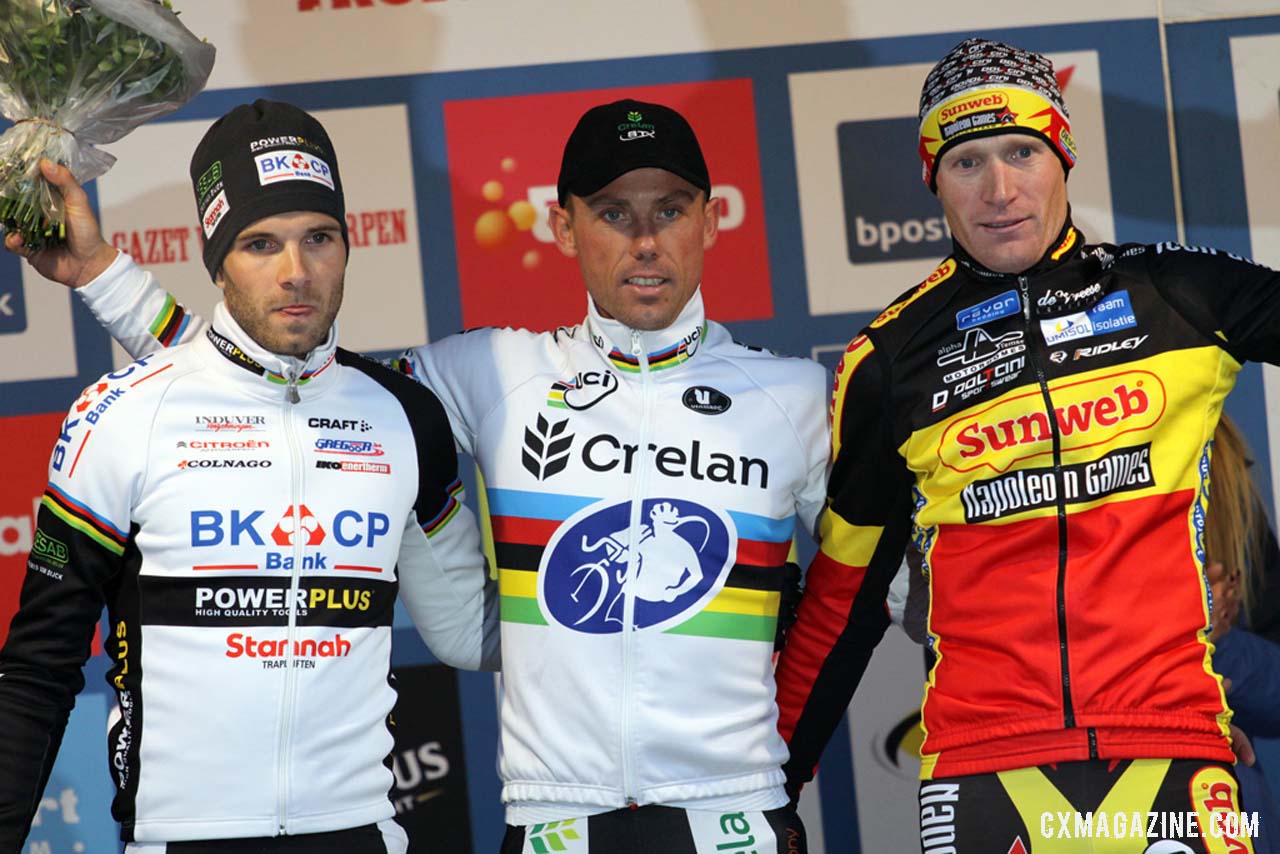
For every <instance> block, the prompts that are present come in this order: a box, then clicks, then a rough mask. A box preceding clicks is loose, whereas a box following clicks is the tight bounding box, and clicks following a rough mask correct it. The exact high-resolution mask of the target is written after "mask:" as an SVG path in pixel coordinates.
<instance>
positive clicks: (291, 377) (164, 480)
mask: <svg viewBox="0 0 1280 854" xmlns="http://www.w3.org/2000/svg"><path fill="white" fill-rule="evenodd" d="M133 274H136V268H134V267H133V266H132V264H131V262H128V260H127V257H125V256H122V258H121V259H120V260H119V261H118V262H117V264H116V265H113V268H112V269H111V270H110V271H109V272H108V274H107V275H108V278H113V277H115V276H124V277H128V276H129V275H133ZM334 337H335V336H334V333H332V332H331V334H330V337H329V341H328V342H327V343H326V344H325V345H324V346H322V347H319V348H317V349H316V350H315V351H313V352H312V353H311V354H310V356H309V358H308V360H307V361H305V362H302V361H300V360H293V359H285V358H282V357H277V356H274V355H273V354H271V353H267V352H265V351H263V350H261V348H259V347H258V346H257V345H256V344H254V343H253V342H252V341H251V340H250V339H248V337H247V336H246V335H245V334H244V333H243V332H242V331H241V330H240V329H239V328H238V326H237V325H236V324H235V322H234V321H233V320H232V319H231V317H230V315H229V314H227V313H226V311H225V309H224V308H223V307H222V306H221V305H220V306H219V307H218V310H217V311H216V312H215V320H214V324H213V328H212V329H206V330H205V331H203V332H201V333H200V334H199V335H194V336H193V338H194V340H193V341H192V343H190V344H188V345H186V346H182V347H177V348H174V349H171V350H167V351H163V352H157V353H152V354H150V355H147V356H144V357H143V358H142V359H140V360H139V361H137V362H135V363H133V364H132V365H129V366H127V367H125V368H122V369H121V370H118V371H113V372H112V373H110V374H107V375H106V376H104V377H102V379H101V380H99V381H98V382H96V383H94V384H93V385H91V386H89V388H88V389H86V390H85V392H84V394H83V395H81V397H80V399H79V400H77V401H76V402H75V403H74V404H73V405H72V407H71V408H70V411H69V412H68V415H67V417H66V419H65V420H64V422H63V424H62V428H61V431H60V435H59V437H58V440H57V444H56V446H55V448H54V451H53V456H52V462H51V466H50V476H49V485H48V488H47V490H46V492H45V494H44V497H43V500H42V503H41V507H40V511H39V517H38V528H37V531H36V535H35V547H34V549H33V551H32V553H31V556H30V559H29V561H28V564H27V577H26V581H25V584H24V586H23V589H22V597H21V604H20V608H19V611H18V614H17V616H16V617H15V619H14V621H13V624H12V628H11V630H10V633H9V637H8V640H7V643H6V644H5V647H4V649H3V652H0V728H2V729H3V731H4V732H5V734H6V735H5V739H4V741H3V745H0V840H2V841H3V842H2V844H0V847H2V848H4V850H17V849H18V848H19V847H21V840H22V838H23V836H24V835H25V833H26V830H27V825H28V823H29V822H30V820H31V815H32V811H33V809H34V807H35V805H36V802H37V801H38V798H39V797H40V793H41V790H42V788H43V786H44V781H45V780H46V779H47V777H48V774H49V770H50V767H51V766H52V763H53V760H54V757H55V755H56V752H57V746H58V743H59V741H60V738H61V732H62V728H63V727H64V726H65V722H66V716H67V713H68V712H69V710H70V708H71V705H72V702H73V699H74V697H75V694H76V693H77V692H78V691H79V690H80V688H81V687H82V686H83V677H82V675H81V673H80V668H81V666H82V665H83V663H84V661H85V659H86V657H87V656H88V654H89V649H90V640H91V638H92V636H93V632H94V627H95V624H96V623H97V621H98V618H99V615H100V614H101V611H102V608H103V606H104V604H105V605H106V607H107V609H108V611H109V622H108V625H109V632H108V635H107V637H106V638H105V640H104V646H105V649H106V654H107V655H109V656H110V657H111V658H112V660H113V664H114V666H113V667H112V669H111V670H110V671H109V673H108V674H107V678H108V681H109V682H110V684H111V685H112V686H113V688H114V689H115V692H116V697H117V700H118V704H117V705H118V708H117V714H115V715H114V716H113V723H112V726H111V730H110V733H109V734H108V759H109V763H110V774H111V778H112V781H113V783H114V784H115V790H116V796H115V801H114V805H113V814H114V815H115V817H116V818H117V819H118V820H119V821H120V822H121V824H122V833H123V837H124V839H125V840H127V841H130V840H136V841H140V842H145V841H178V840H190V839H218V838H225V837H246V836H275V835H278V834H300V833H318V832H324V831H331V830H339V829H344V828H350V827H356V826H360V825H365V824H369V823H371V822H376V821H379V820H383V819H388V818H390V817H391V816H392V815H393V814H394V809H393V807H392V804H391V802H390V801H389V799H388V792H389V790H390V789H391V787H392V784H393V780H392V775H391V770H390V768H389V764H388V763H387V761H386V760H387V757H388V756H389V755H390V752H391V749H392V745H393V737H392V733H391V731H390V728H389V723H388V715H389V714H390V711H391V708H392V705H393V703H394V701H395V692H394V689H393V688H392V686H391V683H390V673H389V667H390V645H391V625H392V618H393V606H394V601H395V598H396V596H397V593H399V595H400V596H401V598H402V599H403V601H404V602H405V604H406V606H407V607H408V610H409V612H410V613H411V615H413V617H414V619H415V621H416V622H417V624H418V625H419V627H420V630H421V631H422V632H423V636H424V638H425V639H426V641H427V642H428V644H429V645H430V646H431V648H432V649H433V650H434V652H435V653H436V654H437V655H438V656H439V657H440V658H441V659H443V660H444V661H446V662H449V663H453V664H456V665H459V666H465V667H477V666H479V665H480V664H481V659H482V634H481V630H482V612H483V606H484V578H485V575H486V573H485V571H484V568H483V557H482V555H481V553H480V549H479V534H478V529H477V527H476V525H475V523H474V519H472V518H469V514H468V511H467V510H466V508H465V506H464V505H463V504H462V503H461V496H460V494H459V493H460V484H459V481H458V479H457V461H456V460H457V458H456V453H455V451H454V447H453V442H452V440H451V437H450V432H449V428H448V422H447V419H446V415H445V413H444V411H443V409H442V408H441V407H440V404H439V402H438V401H437V400H436V399H434V397H433V396H432V395H431V394H430V393H429V392H427V391H426V390H425V389H423V388H422V387H421V386H419V385H417V384H415V383H412V382H410V381H408V380H406V379H405V378H404V377H402V376H399V375H397V374H396V373H395V372H393V371H390V370H388V369H387V368H385V367H384V366H381V365H377V364H375V363H371V362H368V361H366V360H364V359H362V358H360V357H358V356H354V355H352V354H349V353H347V352H345V351H343V350H340V349H337V348H336V347H335V346H334Z"/></svg>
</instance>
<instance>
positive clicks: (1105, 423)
mask: <svg viewBox="0 0 1280 854" xmlns="http://www.w3.org/2000/svg"><path fill="white" fill-rule="evenodd" d="M1049 393H1050V395H1051V396H1052V398H1053V402H1054V407H1053V412H1052V414H1050V413H1048V412H1046V411H1045V410H1044V409H1043V402H1042V401H1043V398H1042V395H1041V392H1040V390H1039V389H1035V390H1033V391H1028V392H1026V393H1025V394H1017V395H1012V396H1009V397H1004V398H1000V399H999V400H997V401H996V402H995V403H993V404H992V405H990V406H988V407H986V408H985V409H981V410H977V411H973V410H970V411H967V412H964V413H962V414H961V415H959V416H958V417H956V418H955V419H954V420H952V421H951V422H950V423H948V424H947V426H946V427H945V428H944V429H943V431H942V437H941V439H940V440H939V442H938V459H939V460H940V461H941V463H942V464H943V465H944V466H946V467H947V468H949V469H951V470H952V471H958V472H968V471H974V470H976V469H979V468H989V469H992V470H993V471H996V472H998V473H1004V472H1006V471H1008V470H1009V469H1010V468H1012V467H1013V466H1014V465H1015V464H1017V463H1019V462H1023V461H1025V460H1031V459H1034V458H1037V457H1042V456H1047V455H1050V454H1052V453H1053V444H1054V443H1053V435H1054V433H1055V432H1056V433H1057V434H1058V436H1059V439H1060V443H1061V451H1062V453H1064V454H1065V453H1067V452H1069V451H1077V450H1080V449H1081V448H1091V447H1094V446H1096V445H1102V444H1105V443H1110V442H1113V441H1115V440H1116V439H1117V438H1118V437H1120V436H1123V435H1125V434H1127V433H1141V432H1142V431H1145V430H1149V429H1151V428H1152V427H1154V426H1155V425H1156V424H1157V423H1158V422H1159V421H1160V419H1161V418H1162V417H1164V410H1165V406H1166V405H1167V402H1168V401H1167V395H1166V392H1165V387H1164V383H1163V382H1161V380H1160V377H1158V376H1157V375H1155V374H1153V373H1151V372H1150V371H1124V372H1121V373H1116V374H1107V375H1105V376H1098V377H1092V378H1090V379H1086V380H1079V381H1076V382H1068V383H1063V384H1051V385H1050V387H1049ZM1051 418H1052V420H1050V419H1051Z"/></svg>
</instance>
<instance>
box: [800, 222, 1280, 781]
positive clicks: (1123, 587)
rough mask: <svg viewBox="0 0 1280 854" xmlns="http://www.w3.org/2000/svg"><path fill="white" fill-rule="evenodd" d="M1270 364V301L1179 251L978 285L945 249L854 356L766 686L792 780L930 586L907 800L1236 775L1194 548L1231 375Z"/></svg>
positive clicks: (1273, 330) (1200, 557)
mask: <svg viewBox="0 0 1280 854" xmlns="http://www.w3.org/2000/svg"><path fill="white" fill-rule="evenodd" d="M1248 359H1254V360H1266V361H1270V362H1275V361H1277V359H1280V278H1278V277H1277V276H1276V274H1275V273H1274V272H1273V271H1271V270H1268V269H1266V268H1264V267H1260V266H1256V265H1254V264H1252V263H1250V262H1247V261H1245V260H1243V259H1240V258H1236V257H1234V256H1230V255H1228V254H1226V253H1223V252H1217V251H1214V250H1206V249H1194V248H1189V247H1183V246H1179V245H1175V244H1169V243H1164V244H1159V245H1151V246H1143V245H1125V246H1114V245H1098V246H1086V245H1085V244H1084V237H1083V236H1082V235H1081V233H1080V232H1079V231H1078V230H1077V229H1075V228H1074V227H1073V226H1072V225H1071V224H1070V223H1069V222H1068V223H1067V225H1066V226H1065V227H1064V231H1063V233H1062V234H1061V235H1060V236H1059V239H1058V240H1057V241H1056V242H1055V244H1054V246H1053V247H1052V248H1051V250H1050V251H1049V252H1048V253H1047V254H1046V256H1045V258H1044V259H1043V260H1042V262H1041V263H1040V264H1038V265H1037V266H1036V267H1035V268H1033V269H1032V270H1031V271H1030V272H1029V273H1027V274H1024V275H1021V276H1006V275H999V274H995V273H992V272H990V271H988V270H986V269H984V268H982V267H980V266H979V265H978V264H977V263H976V262H975V261H973V260H972V259H971V258H969V257H968V256H967V255H966V254H965V253H964V252H963V251H962V250H960V249H959V248H958V247H957V250H956V253H955V254H953V255H952V256H951V257H949V258H947V259H946V260H945V261H943V262H942V264H941V265H940V266H939V267H938V268H937V269H936V270H935V271H934V272H933V274H932V275H930V276H929V278H928V279H927V280H926V281H924V282H923V283H922V284H920V285H919V286H918V287H916V288H914V289H913V290H911V291H909V292H907V293H906V294H904V295H903V296H902V297H900V298H899V299H898V300H897V301H896V302H895V303H893V304H892V305H891V306H890V307H889V308H888V309H887V310H885V311H884V312H883V313H882V314H881V315H880V316H879V317H877V318H876V319H875V320H874V321H872V323H871V324H870V325H869V326H868V327H866V328H865V329H864V330H863V331H862V333H861V334H860V335H858V337H857V338H855V339H854V340H853V342H852V343H851V344H850V345H849V347H848V350H847V351H846V353H845V354H844V357H843V360H842V362H841V365H840V367H839V369H838V372H837V380H836V387H835V394H834V398H833V419H834V420H833V427H832V429H833V437H834V439H833V449H834V457H833V460H834V463H833V471H832V477H831V481H830V485H829V499H828V506H827V510H826V511H825V513H824V515H823V518H822V521H821V524H820V528H821V540H822V547H821V552H820V554H819V556H818V557H817V558H816V559H815V561H814V563H813V565H812V566H811V567H810V569H809V571H808V577H807V584H806V592H805V596H804V599H803V600H802V603H801V607H800V611H799V620H798V622H797V624H796V626H795V627H794V628H793V629H792V631H791V634H790V636H789V639H788V644H787V647H786V649H785V650H784V652H783V655H782V658H781V661H780V664H779V669H778V690H779V694H778V699H779V705H780V707H781V726H782V730H783V732H784V734H785V735H786V736H787V738H788V742H789V745H790V748H791V760H790V763H789V765H788V777H789V780H790V781H791V782H793V783H800V782H803V781H805V780H808V779H809V778H810V776H811V775H812V771H813V767H814V765H815V764H816V762H817V759H818V756H819V754H820V753H821V750H822V747H823V746H824V745H825V743H826V741H827V739H828V738H829V736H830V733H831V731H832V730H833V728H834V727H835V725H836V723H837V722H838V720H839V718H840V717H841V716H842V715H843V714H844V710H845V707H846V706H847V704H848V700H849V697H850V696H851V694H852V692H853V690H854V687H855V686H856V685H857V682H858V680H859V679H860V677H861V674H862V672H863V669H864V668H865V665H866V663H867V660H868V658H869V657H870V654H871V651H872V649H873V647H874V646H875V644H876V643H877V642H878V641H879V639H880V637H881V636H882V634H883V631H884V628H885V626H886V625H887V624H888V616H887V613H886V608H885V595H886V591H887V589H888V587H889V584H890V581H891V579H892V578H893V576H894V575H895V573H896V572H897V570H898V568H899V565H900V563H901V560H902V556H903V551H904V547H905V546H906V545H907V543H908V542H909V541H910V542H911V543H912V544H913V546H914V548H916V549H917V550H918V551H919V552H920V553H921V554H922V556H923V561H922V567H921V572H923V573H924V575H925V577H926V579H927V583H928V585H929V594H930V595H929V599H930V610H929V614H928V644H929V647H930V649H931V651H932V653H933V654H934V658H935V664H934V666H933V667H932V668H931V669H930V671H929V673H928V679H927V683H926V684H925V687H924V700H923V711H922V714H923V729H924V733H925V737H924V742H923V746H922V754H923V769H922V771H923V776H924V778H925V779H930V778H932V777H948V776H956V775H964V774H976V773H985V772H991V771H1000V770H1005V769H1010V768H1020V767H1028V766H1033V765H1040V764H1045V763H1050V762H1060V761H1067V760H1079V759H1089V758H1103V759H1123V758H1144V757H1153V758H1179V757H1189V758H1200V759H1212V760H1219V761H1228V762H1229V761H1232V758H1233V757H1232V753H1231V750H1230V747H1229V739H1228V721H1229V719H1230V712H1229V711H1228V709H1227V706H1226V703H1225V698H1224V695H1223V690H1222V686H1221V682H1220V679H1219V678H1218V677H1217V675H1215V673H1214V672H1213V669H1212V667H1211V664H1210V653H1211V652H1212V645H1211V644H1210V643H1209V641H1208V639H1207V631H1208V629H1209V609H1210V603H1209V601H1208V588H1207V585H1206V583H1205V577H1204V564H1205V555H1204V545H1203V542H1204V541H1203V529H1204V518H1205V511H1206V509H1207V506H1208V501H1209V496H1210V494H1211V490H1210V484H1209V459H1210V454H1211V453H1212V442H1211V439H1212V436H1213V432H1214V428H1215V426H1216V424H1217V421H1218V418H1219V415H1220V413H1221V410H1222V403H1223V399H1224V398H1225V397H1226V395H1227V393H1228V391H1229V390H1230V389H1231V387H1232V385H1233V383H1234V381H1235V376H1236V373H1237V371H1238V370H1239V369H1240V366H1241V364H1242V363H1243V362H1244V361H1245V360H1248Z"/></svg>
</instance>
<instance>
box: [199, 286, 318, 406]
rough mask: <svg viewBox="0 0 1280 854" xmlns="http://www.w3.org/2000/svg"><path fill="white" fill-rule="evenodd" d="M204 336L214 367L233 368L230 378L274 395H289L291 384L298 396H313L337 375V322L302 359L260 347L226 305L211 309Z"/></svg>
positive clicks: (219, 304)
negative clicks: (237, 379) (335, 369)
mask: <svg viewBox="0 0 1280 854" xmlns="http://www.w3.org/2000/svg"><path fill="white" fill-rule="evenodd" d="M205 335H206V341H207V343H208V344H209V345H210V347H212V349H213V350H214V352H216V353H217V355H218V356H219V358H218V359H217V360H215V361H216V363H217V364H220V365H226V366H227V367H229V368H233V369H234V370H232V371H231V375H232V376H235V377H238V378H241V379H244V380H245V381H247V382H251V383H258V384H260V386H261V387H262V388H265V389H272V390H273V392H272V393H273V395H274V394H288V393H289V391H288V389H289V388H290V387H291V381H292V386H293V387H294V388H296V389H297V390H298V394H299V396H300V395H301V393H302V390H304V389H305V390H308V391H310V392H312V393H315V392H318V391H319V390H320V388H321V387H322V386H325V385H327V384H328V383H329V382H332V381H333V380H334V379H335V377H336V375H337V372H336V371H334V370H332V367H333V364H334V357H335V356H336V355H337V349H338V325H337V323H336V322H335V323H334V325H333V326H332V327H330V329H329V335H328V336H327V337H326V338H325V340H324V342H323V343H322V344H321V345H320V346H318V347H316V348H315V349H314V350H312V351H311V352H310V353H308V354H307V355H306V357H305V358H302V359H299V358H296V357H294V356H284V355H281V354H279V353H273V352H271V351H270V350H267V349H265V348H263V347H262V346H261V345H259V344H258V342H256V341H254V340H253V339H252V338H250V337H249V336H248V334H246V333H245V331H244V330H243V329H241V328H240V324H238V323H236V321H235V319H234V318H233V317H232V316H231V312H229V311H227V306H226V303H221V302H220V303H218V305H217V306H216V307H215V308H214V310H213V323H212V324H211V325H210V326H209V329H208V331H207V332H206V333H205ZM294 402H295V403H296V402H297V400H295V401H294Z"/></svg>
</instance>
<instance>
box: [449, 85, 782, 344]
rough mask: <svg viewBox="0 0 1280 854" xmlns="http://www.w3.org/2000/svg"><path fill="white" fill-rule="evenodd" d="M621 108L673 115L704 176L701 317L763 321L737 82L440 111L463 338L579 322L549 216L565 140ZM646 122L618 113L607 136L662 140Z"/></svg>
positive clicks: (763, 248)
mask: <svg viewBox="0 0 1280 854" xmlns="http://www.w3.org/2000/svg"><path fill="white" fill-rule="evenodd" d="M623 97H630V98H637V99H640V100H645V101H653V102H657V103H662V104H670V105H671V106H673V107H674V108H675V109H677V110H679V111H680V112H681V113H682V114H683V115H684V116H685V117H686V118H687V119H688V120H689V122H690V124H691V125H692V126H693V128H694V130H695V131H696V132H697V134H698V139H699V142H700V143H701V146H702V149H703V153H704V155H705V157H706V159H707V162H709V163H713V164H714V173H713V174H714V175H715V179H716V181H717V183H716V184H714V185H713V186H712V188H711V195H712V196H713V197H714V198H715V199H716V200H717V201H716V204H718V206H719V236H718V237H717V239H716V244H715V246H714V247H713V248H712V249H711V250H710V252H709V253H708V256H707V264H706V267H705V271H704V274H703V280H702V294H703V297H704V299H705V300H706V302H707V307H708V313H709V314H711V315H713V316H714V317H715V318H716V319H717V320H721V321H726V320H727V321H735V320H763V319H768V318H771V317H772V316H773V297H772V289H771V285H770V277H769V256H768V241H767V238H766V234H765V218H764V194H763V191H762V187H761V180H760V158H759V150H758V145H757V141H756V116H755V99H754V94H753V92H752V82H751V81H750V80H746V79H739V80H716V81H707V82H698V83H677V84H669V85H663V86H641V87H638V88H628V89H626V90H587V91H578V92H556V93H550V94H541V95H521V96H515V97H505V98H483V99H473V100H461V101H447V102H446V103H445V105H444V118H445V133H446V141H447V146H448V156H449V179H450V185H451V188H452V200H453V214H454V235H455V241H456V250H457V259H458V279H459V286H460V290H461V301H462V323H463V326H464V327H477V326H505V325H512V326H522V327H525V328H529V329H555V328H556V327H558V326H561V325H563V324H565V323H572V322H575V321H576V320H578V319H579V318H581V316H582V275H581V273H580V271H579V270H578V266H577V262H576V261H575V260H574V259H571V258H567V257H565V256H563V255H562V254H561V253H560V252H559V251H558V250H557V249H556V247H555V240H554V236H553V234H552V231H551V226H550V224H549V222H548V215H549V211H550V209H551V208H552V207H553V206H554V205H555V204H556V202H557V194H556V177H557V175H558V173H559V169H560V159H561V155H562V154H563V146H564V140H565V138H567V137H568V135H569V133H570V131H571V130H572V129H573V127H574V126H575V124H576V123H577V121H578V119H579V117H581V115H582V114H583V113H584V112H586V111H587V110H588V109H589V108H591V107H594V106H596V105H598V104H602V103H608V102H610V101H616V100H618V99H620V98H623ZM649 118H650V117H648V116H646V115H644V112H643V110H639V111H625V112H621V113H619V114H618V115H617V117H616V118H614V119H613V120H612V121H611V122H610V123H609V128H610V130H611V131H612V132H613V133H614V134H615V135H616V136H617V137H618V138H619V139H621V140H623V141H625V142H630V141H637V140H644V139H650V138H652V137H654V135H655V134H656V135H657V136H658V138H659V139H660V138H661V133H662V131H661V129H660V128H655V125H654V123H653V122H651V121H649ZM516 128H538V129H539V130H540V131H545V132H539V133H515V132H513V129H516ZM636 144H643V143H640V142H637V143H636ZM572 204H574V203H573V202H571V205H572Z"/></svg>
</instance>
